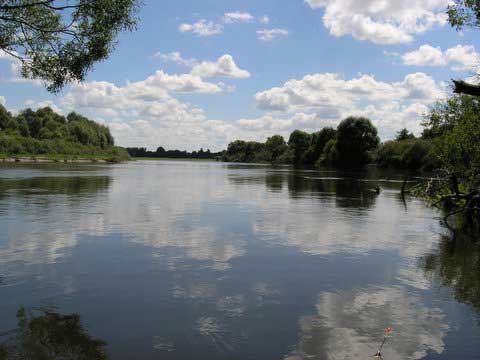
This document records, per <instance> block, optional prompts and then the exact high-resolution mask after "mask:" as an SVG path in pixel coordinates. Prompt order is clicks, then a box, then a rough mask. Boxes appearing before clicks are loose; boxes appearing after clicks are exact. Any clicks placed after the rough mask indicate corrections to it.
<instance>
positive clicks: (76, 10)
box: [0, 0, 140, 92]
mask: <svg viewBox="0 0 480 360" xmlns="http://www.w3.org/2000/svg"><path fill="white" fill-rule="evenodd" d="M139 4H140V2H139V0H71V1H62V0H35V1H34V0H2V1H0V25H1V26H0V49H2V50H4V51H5V52H6V53H8V54H10V55H11V56H13V57H15V58H17V59H18V60H19V61H20V62H21V64H22V75H23V76H24V77H26V78H32V79H41V80H43V81H44V82H45V84H46V85H47V89H48V90H49V91H52V92H57V91H59V90H60V89H61V88H62V87H63V86H64V85H65V84H67V83H69V82H71V81H82V80H84V78H85V75H86V74H87V72H88V71H89V70H90V69H91V68H92V67H93V65H94V63H96V62H98V61H101V60H105V59H106V58H107V57H108V56H109V54H110V53H111V52H112V50H113V48H114V46H115V41H116V38H117V35H118V34H119V33H120V32H121V31H131V30H133V29H135V26H136V21H137V19H136V13H137V11H138V8H139Z"/></svg>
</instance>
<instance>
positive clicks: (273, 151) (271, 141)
mask: <svg viewBox="0 0 480 360" xmlns="http://www.w3.org/2000/svg"><path fill="white" fill-rule="evenodd" d="M286 150H287V143H286V142H285V139H284V138H283V136H280V135H274V136H272V137H269V138H268V139H267V141H266V142H265V152H266V158H267V160H268V161H269V162H271V163H275V162H277V160H278V159H279V157H280V156H281V155H282V154H283V153H285V151H286Z"/></svg>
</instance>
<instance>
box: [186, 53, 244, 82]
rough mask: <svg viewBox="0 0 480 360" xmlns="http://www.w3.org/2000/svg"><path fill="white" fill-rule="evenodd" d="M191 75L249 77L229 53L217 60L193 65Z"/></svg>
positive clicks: (203, 76)
mask: <svg viewBox="0 0 480 360" xmlns="http://www.w3.org/2000/svg"><path fill="white" fill-rule="evenodd" d="M191 74H192V75H195V76H199V77H202V78H207V77H230V78H239V79H243V78H249V77H250V73H249V72H248V71H246V70H242V69H240V68H239V67H238V66H237V64H235V61H234V60H233V57H232V56H231V55H228V54H226V55H223V56H221V57H220V58H218V60H217V61H215V62H211V61H204V62H202V63H200V64H198V65H195V66H194V67H193V69H192V72H191Z"/></svg>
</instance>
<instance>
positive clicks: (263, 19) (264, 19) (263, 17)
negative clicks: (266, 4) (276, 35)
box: [258, 15, 270, 24]
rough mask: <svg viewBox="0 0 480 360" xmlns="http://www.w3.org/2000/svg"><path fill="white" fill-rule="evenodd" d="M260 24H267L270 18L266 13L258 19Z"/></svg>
mask: <svg viewBox="0 0 480 360" xmlns="http://www.w3.org/2000/svg"><path fill="white" fill-rule="evenodd" d="M258 21H259V22H260V23H261V24H269V23H270V18H269V17H268V16H267V15H264V16H262V17H260V18H259V19H258Z"/></svg>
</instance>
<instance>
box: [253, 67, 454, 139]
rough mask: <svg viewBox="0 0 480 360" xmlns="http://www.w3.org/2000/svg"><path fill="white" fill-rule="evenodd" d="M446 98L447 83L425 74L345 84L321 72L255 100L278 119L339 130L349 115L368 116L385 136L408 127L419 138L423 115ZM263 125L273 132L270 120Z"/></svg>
mask: <svg viewBox="0 0 480 360" xmlns="http://www.w3.org/2000/svg"><path fill="white" fill-rule="evenodd" d="M445 94H446V91H445V85H444V84H441V83H440V84H437V83H436V82H435V81H434V80H433V79H432V78H431V77H429V76H428V75H426V74H424V73H413V74H409V75H407V76H406V77H405V78H404V79H403V80H402V81H398V82H392V83H388V82H382V81H378V80H376V79H375V78H374V77H373V76H371V75H359V76H358V77H356V78H352V79H349V80H346V79H344V78H342V77H341V76H340V75H339V74H332V73H321V74H313V75H307V76H305V77H304V78H303V79H301V80H296V79H292V80H289V81H287V82H286V83H285V84H284V85H283V86H280V87H274V88H271V89H269V90H266V91H262V92H258V93H257V94H256V95H255V100H256V103H257V107H258V108H259V109H261V110H265V111H269V112H274V113H276V114H278V115H277V117H284V118H285V116H288V117H290V116H291V114H297V115H298V114H305V116H310V117H311V119H317V120H316V121H317V125H318V124H320V123H323V124H325V123H326V122H331V125H334V126H335V125H336V124H338V122H339V121H340V120H341V119H342V118H344V117H346V116H349V115H363V116H368V117H370V118H371V119H372V120H373V122H374V124H375V125H376V126H377V127H378V128H379V131H380V135H381V136H382V138H384V139H386V138H387V139H388V138H392V137H393V135H394V134H395V132H396V131H397V130H398V129H400V128H401V127H404V126H405V127H408V128H409V129H411V130H412V131H415V133H417V134H418V133H419V132H420V131H421V127H420V122H421V121H420V120H421V119H422V114H423V113H425V112H426V111H427V110H428V106H430V105H431V104H433V103H434V102H435V101H436V100H438V99H441V98H444V97H445ZM262 122H264V126H265V127H266V128H269V124H268V121H265V120H262ZM297 122H298V119H297ZM256 126H257V128H258V127H259V126H260V125H258V124H256Z"/></svg>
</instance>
